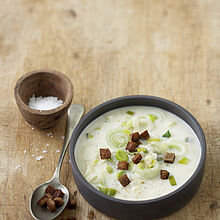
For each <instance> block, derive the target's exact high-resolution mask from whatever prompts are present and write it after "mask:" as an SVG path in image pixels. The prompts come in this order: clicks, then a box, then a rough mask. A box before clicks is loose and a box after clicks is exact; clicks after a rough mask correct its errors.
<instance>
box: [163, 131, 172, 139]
mask: <svg viewBox="0 0 220 220" xmlns="http://www.w3.org/2000/svg"><path fill="white" fill-rule="evenodd" d="M163 137H166V138H170V137H171V134H170V131H169V130H168V131H167V132H166V133H165V134H163Z"/></svg>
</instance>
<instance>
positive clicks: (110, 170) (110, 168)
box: [106, 165, 113, 173]
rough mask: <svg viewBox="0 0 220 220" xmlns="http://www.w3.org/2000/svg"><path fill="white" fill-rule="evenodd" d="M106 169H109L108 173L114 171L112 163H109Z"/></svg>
mask: <svg viewBox="0 0 220 220" xmlns="http://www.w3.org/2000/svg"><path fill="white" fill-rule="evenodd" d="M106 170H107V172H108V173H113V169H112V167H111V166H110V165H108V166H107V167H106Z"/></svg>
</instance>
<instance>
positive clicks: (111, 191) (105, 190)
mask: <svg viewBox="0 0 220 220" xmlns="http://www.w3.org/2000/svg"><path fill="white" fill-rule="evenodd" d="M98 189H99V191H100V192H101V193H104V194H105V195H108V196H114V195H115V194H116V192H117V190H116V189H113V188H107V187H101V186H98Z"/></svg>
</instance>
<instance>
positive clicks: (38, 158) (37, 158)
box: [36, 156, 44, 160]
mask: <svg viewBox="0 0 220 220" xmlns="http://www.w3.org/2000/svg"><path fill="white" fill-rule="evenodd" d="M43 158H44V157H43V156H39V157H36V160H41V159H43Z"/></svg>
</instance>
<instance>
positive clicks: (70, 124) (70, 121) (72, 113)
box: [53, 104, 84, 179]
mask: <svg viewBox="0 0 220 220" xmlns="http://www.w3.org/2000/svg"><path fill="white" fill-rule="evenodd" d="M83 113H84V107H83V106H82V105H80V104H72V105H71V106H70V108H69V110H68V114H67V115H68V116H67V117H68V118H67V127H66V137H65V140H64V143H63V149H62V152H61V155H60V158H59V161H58V164H57V168H56V170H55V172H54V176H53V178H57V179H59V176H60V168H61V165H62V162H63V158H64V156H65V153H66V150H67V147H68V144H69V141H70V138H71V136H72V133H73V130H74V128H75V127H76V125H77V123H78V122H79V120H80V118H81V117H82V115H83Z"/></svg>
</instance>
